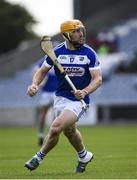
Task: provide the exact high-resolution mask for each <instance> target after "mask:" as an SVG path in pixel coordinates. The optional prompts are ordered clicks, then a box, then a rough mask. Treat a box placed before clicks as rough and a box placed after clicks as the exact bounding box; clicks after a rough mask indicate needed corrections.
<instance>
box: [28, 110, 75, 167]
mask: <svg viewBox="0 0 137 180" xmlns="http://www.w3.org/2000/svg"><path fill="white" fill-rule="evenodd" d="M76 121H77V116H76V114H75V113H74V112H72V111H70V110H68V109H65V110H63V111H62V112H61V114H60V115H59V116H58V117H57V118H56V119H55V120H54V121H53V122H52V124H51V127H50V129H49V132H48V134H47V136H46V138H45V140H44V143H43V145H42V148H41V150H40V151H39V152H38V153H36V155H35V156H33V158H32V159H31V160H29V161H28V162H26V164H25V167H27V168H28V169H30V170H34V169H36V168H37V167H38V166H39V164H40V163H41V162H42V160H43V159H44V157H45V155H46V154H47V153H48V152H49V151H50V150H51V149H52V148H54V147H55V145H56V144H57V143H58V140H59V135H60V133H61V132H62V131H63V130H64V129H66V128H67V127H69V126H72V125H73V124H74V123H75V122H76Z"/></svg>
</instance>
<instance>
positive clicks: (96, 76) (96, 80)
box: [82, 68, 102, 95]
mask: <svg viewBox="0 0 137 180" xmlns="http://www.w3.org/2000/svg"><path fill="white" fill-rule="evenodd" d="M90 75H91V82H90V83H89V85H88V86H87V87H85V88H84V89H83V90H82V91H84V92H85V94H86V95H88V94H91V93H92V92H94V91H95V90H96V89H97V88H98V87H99V86H100V85H101V84H102V73H101V70H100V68H98V69H95V70H92V71H90Z"/></svg>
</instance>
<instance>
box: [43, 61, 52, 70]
mask: <svg viewBox="0 0 137 180" xmlns="http://www.w3.org/2000/svg"><path fill="white" fill-rule="evenodd" d="M43 65H44V66H46V67H48V68H51V67H52V66H51V65H49V64H48V63H47V62H46V61H44V63H43Z"/></svg>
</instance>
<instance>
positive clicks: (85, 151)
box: [78, 148, 87, 159]
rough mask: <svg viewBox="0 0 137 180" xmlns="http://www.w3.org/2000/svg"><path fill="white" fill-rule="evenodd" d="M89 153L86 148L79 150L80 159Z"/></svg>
mask: <svg viewBox="0 0 137 180" xmlns="http://www.w3.org/2000/svg"><path fill="white" fill-rule="evenodd" d="M86 154H87V150H86V149H85V148H84V149H83V150H82V151H79V152H78V156H79V158H80V159H82V158H84V157H85V156H86Z"/></svg>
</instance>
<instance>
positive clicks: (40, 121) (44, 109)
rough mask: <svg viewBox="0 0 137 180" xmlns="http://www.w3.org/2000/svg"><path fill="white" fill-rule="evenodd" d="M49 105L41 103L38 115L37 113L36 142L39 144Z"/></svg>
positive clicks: (42, 135) (42, 137)
mask: <svg viewBox="0 0 137 180" xmlns="http://www.w3.org/2000/svg"><path fill="white" fill-rule="evenodd" d="M50 107H51V104H48V105H43V106H41V107H40V108H39V115H38V144H39V145H40V146H41V145H42V144H43V140H44V129H45V121H46V115H47V112H48V110H49V108H50Z"/></svg>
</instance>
